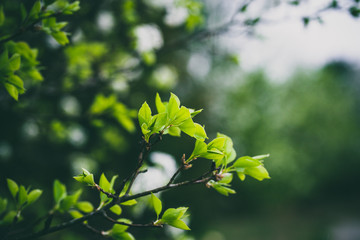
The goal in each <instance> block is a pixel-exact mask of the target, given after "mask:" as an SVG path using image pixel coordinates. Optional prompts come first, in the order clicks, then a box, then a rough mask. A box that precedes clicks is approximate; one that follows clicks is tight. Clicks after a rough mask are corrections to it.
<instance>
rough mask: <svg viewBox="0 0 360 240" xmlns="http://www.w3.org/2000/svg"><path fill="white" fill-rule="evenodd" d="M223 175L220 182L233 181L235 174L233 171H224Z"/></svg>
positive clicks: (227, 182)
mask: <svg viewBox="0 0 360 240" xmlns="http://www.w3.org/2000/svg"><path fill="white" fill-rule="evenodd" d="M221 175H222V179H221V180H220V181H219V183H225V184H229V183H231V181H232V179H233V175H232V174H231V173H223V174H221Z"/></svg>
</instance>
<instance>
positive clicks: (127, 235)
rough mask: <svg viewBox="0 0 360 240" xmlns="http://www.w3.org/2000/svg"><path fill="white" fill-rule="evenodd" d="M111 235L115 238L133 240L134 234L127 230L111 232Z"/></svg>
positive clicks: (116, 239) (117, 239)
mask: <svg viewBox="0 0 360 240" xmlns="http://www.w3.org/2000/svg"><path fill="white" fill-rule="evenodd" d="M115 226H117V225H115ZM111 236H112V237H113V238H114V239H115V240H135V238H134V236H133V235H131V233H128V232H121V233H112V234H111Z"/></svg>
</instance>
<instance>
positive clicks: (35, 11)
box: [29, 0, 41, 19]
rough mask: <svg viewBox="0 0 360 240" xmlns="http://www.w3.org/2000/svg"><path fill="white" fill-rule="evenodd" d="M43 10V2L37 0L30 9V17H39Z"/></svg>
mask: <svg viewBox="0 0 360 240" xmlns="http://www.w3.org/2000/svg"><path fill="white" fill-rule="evenodd" d="M40 10H41V3H40V0H38V1H36V2H35V3H34V5H33V7H32V8H31V10H30V13H29V18H31V19H34V18H37V17H38V14H39V13H40Z"/></svg>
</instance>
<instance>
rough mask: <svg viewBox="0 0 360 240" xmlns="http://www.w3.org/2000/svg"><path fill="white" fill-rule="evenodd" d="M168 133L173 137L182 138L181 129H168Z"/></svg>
mask: <svg viewBox="0 0 360 240" xmlns="http://www.w3.org/2000/svg"><path fill="white" fill-rule="evenodd" d="M167 133H169V134H170V135H171V136H174V137H180V136H181V129H180V128H179V127H175V126H173V127H170V128H169V129H167Z"/></svg>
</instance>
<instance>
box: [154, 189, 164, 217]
mask: <svg viewBox="0 0 360 240" xmlns="http://www.w3.org/2000/svg"><path fill="white" fill-rule="evenodd" d="M151 204H152V205H153V207H154V210H155V213H156V218H157V219H159V215H160V213H161V210H162V203H161V200H160V199H159V198H158V197H156V196H155V195H154V194H153V193H151Z"/></svg>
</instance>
